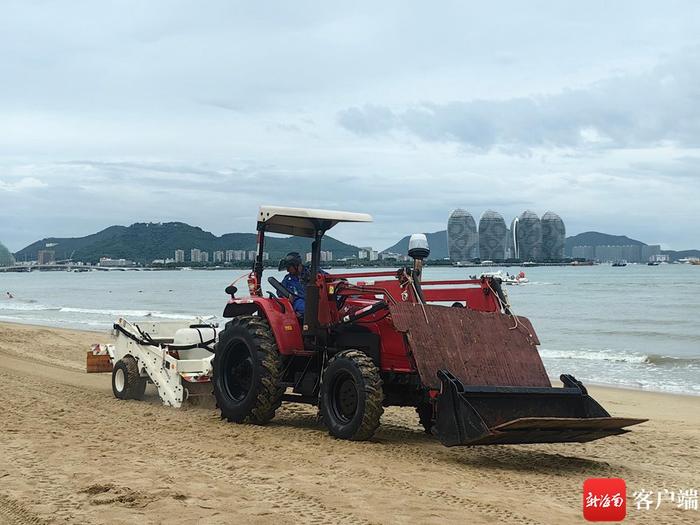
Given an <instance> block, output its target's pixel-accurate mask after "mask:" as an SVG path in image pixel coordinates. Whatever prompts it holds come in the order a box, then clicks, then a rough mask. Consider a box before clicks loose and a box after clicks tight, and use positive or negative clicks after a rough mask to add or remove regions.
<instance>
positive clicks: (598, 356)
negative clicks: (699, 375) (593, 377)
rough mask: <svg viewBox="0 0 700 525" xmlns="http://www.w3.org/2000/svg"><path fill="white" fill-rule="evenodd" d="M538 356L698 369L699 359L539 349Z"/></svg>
mask: <svg viewBox="0 0 700 525" xmlns="http://www.w3.org/2000/svg"><path fill="white" fill-rule="evenodd" d="M540 355H541V356H542V357H543V358H545V359H572V360H573V359H580V360H584V361H608V362H613V363H630V364H639V365H657V366H674V367H677V366H693V367H695V366H697V367H700V357H673V356H668V355H660V354H649V355H646V354H633V353H629V352H617V351H606V350H591V351H587V350H573V351H565V350H547V349H540Z"/></svg>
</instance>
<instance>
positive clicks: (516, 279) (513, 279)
mask: <svg viewBox="0 0 700 525" xmlns="http://www.w3.org/2000/svg"><path fill="white" fill-rule="evenodd" d="M481 276H482V277H494V278H497V279H500V280H501V282H502V283H503V284H508V285H511V286H512V285H518V284H526V283H529V282H530V280H529V279H528V278H527V277H525V272H520V273H519V274H517V275H511V274H510V273H506V274H505V275H503V272H501V271H498V272H485V273H482V274H481Z"/></svg>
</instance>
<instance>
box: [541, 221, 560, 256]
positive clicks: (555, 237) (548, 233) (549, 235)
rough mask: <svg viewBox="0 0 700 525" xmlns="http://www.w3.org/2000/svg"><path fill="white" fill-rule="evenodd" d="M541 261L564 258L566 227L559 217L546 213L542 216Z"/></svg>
mask: <svg viewBox="0 0 700 525" xmlns="http://www.w3.org/2000/svg"><path fill="white" fill-rule="evenodd" d="M540 222H541V224H542V254H541V258H542V260H558V259H562V258H563V257H564V243H565V242H566V227H565V226H564V221H562V220H561V217H559V215H557V214H556V213H554V212H551V211H548V212H547V213H545V214H544V215H543V216H542V220H541V221H540Z"/></svg>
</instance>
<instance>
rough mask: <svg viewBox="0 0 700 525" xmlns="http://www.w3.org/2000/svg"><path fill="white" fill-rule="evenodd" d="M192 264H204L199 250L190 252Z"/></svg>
mask: <svg viewBox="0 0 700 525" xmlns="http://www.w3.org/2000/svg"><path fill="white" fill-rule="evenodd" d="M190 262H193V263H198V262H202V252H201V251H199V249H198V248H192V249H191V250H190Z"/></svg>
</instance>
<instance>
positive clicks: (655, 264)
mask: <svg viewBox="0 0 700 525" xmlns="http://www.w3.org/2000/svg"><path fill="white" fill-rule="evenodd" d="M658 265H659V261H649V262H648V263H647V266H658Z"/></svg>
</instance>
